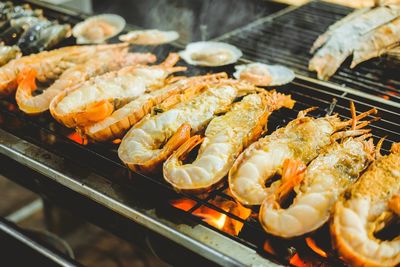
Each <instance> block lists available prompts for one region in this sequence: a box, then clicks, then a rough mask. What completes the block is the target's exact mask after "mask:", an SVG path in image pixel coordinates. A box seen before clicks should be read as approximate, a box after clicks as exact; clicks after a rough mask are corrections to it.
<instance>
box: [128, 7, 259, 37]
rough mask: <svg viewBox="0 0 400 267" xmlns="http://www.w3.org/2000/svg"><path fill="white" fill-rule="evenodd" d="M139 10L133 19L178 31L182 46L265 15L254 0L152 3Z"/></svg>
mask: <svg viewBox="0 0 400 267" xmlns="http://www.w3.org/2000/svg"><path fill="white" fill-rule="evenodd" d="M137 8H138V10H137V12H134V11H133V12H132V16H135V15H136V13H141V14H142V19H143V24H144V25H143V26H144V27H146V28H156V29H162V30H175V31H177V32H179V34H180V36H181V38H180V42H182V43H188V42H193V41H200V40H208V39H211V38H214V37H217V36H219V35H222V34H223V33H225V32H228V31H231V30H234V29H236V28H237V27H240V26H243V25H245V24H247V23H249V22H251V21H253V20H255V19H257V18H259V17H260V16H262V15H263V14H265V13H264V12H265V8H263V7H262V6H260V4H259V2H258V3H256V1H251V0H249V1H241V0H191V1H185V0H175V1H174V0H159V1H154V0H150V1H143V2H142V3H141V4H140V5H139V6H138V7H137Z"/></svg>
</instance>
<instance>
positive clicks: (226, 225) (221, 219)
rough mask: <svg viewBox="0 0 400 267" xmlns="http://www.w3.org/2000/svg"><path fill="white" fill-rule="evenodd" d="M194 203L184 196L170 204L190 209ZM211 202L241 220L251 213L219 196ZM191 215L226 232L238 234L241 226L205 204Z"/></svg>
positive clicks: (185, 209)
mask: <svg viewBox="0 0 400 267" xmlns="http://www.w3.org/2000/svg"><path fill="white" fill-rule="evenodd" d="M195 204H196V202H195V201H193V200H190V199H186V198H183V199H178V200H173V201H171V205H172V206H174V207H176V208H178V209H181V210H184V211H188V210H190V209H191V208H193V207H194V205H195ZM211 204H213V205H215V206H218V207H219V208H221V209H223V210H224V211H226V212H227V213H229V214H234V215H236V216H238V217H239V218H242V219H243V220H245V219H247V218H248V217H249V216H250V214H251V210H250V209H247V208H245V207H243V206H241V205H240V204H237V203H235V202H233V201H230V200H225V199H222V198H219V199H215V200H213V201H211ZM193 215H196V216H198V217H200V218H202V219H203V221H204V222H206V223H208V224H209V225H211V226H213V227H215V228H217V229H219V230H221V231H224V232H226V233H228V234H232V235H238V234H239V233H240V231H241V230H242V228H243V223H242V222H240V221H237V220H235V219H233V218H230V217H229V216H227V215H226V214H224V213H221V212H218V211H216V210H215V209H212V208H209V207H207V206H200V207H199V208H197V209H196V210H194V211H193Z"/></svg>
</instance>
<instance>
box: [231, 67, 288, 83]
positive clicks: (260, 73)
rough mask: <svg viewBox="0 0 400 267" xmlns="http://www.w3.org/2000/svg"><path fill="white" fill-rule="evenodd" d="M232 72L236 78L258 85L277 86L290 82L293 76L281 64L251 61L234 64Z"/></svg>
mask: <svg viewBox="0 0 400 267" xmlns="http://www.w3.org/2000/svg"><path fill="white" fill-rule="evenodd" d="M235 69H236V72H235V73H234V74H233V77H235V78H236V79H238V80H245V81H248V82H251V83H253V84H254V85H258V86H277V85H283V84H287V83H290V82H291V81H293V79H294V78H295V74H294V72H293V71H292V70H291V69H289V68H286V67H284V66H281V65H267V64H263V63H251V64H247V65H240V66H235Z"/></svg>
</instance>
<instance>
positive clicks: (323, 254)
mask: <svg viewBox="0 0 400 267" xmlns="http://www.w3.org/2000/svg"><path fill="white" fill-rule="evenodd" d="M306 243H307V245H308V246H309V247H310V248H311V249H312V251H314V252H315V253H317V254H318V255H320V256H321V257H324V258H327V257H328V254H326V252H325V251H323V250H322V249H321V248H320V247H318V246H317V244H315V242H314V240H313V239H312V238H310V237H307V238H306Z"/></svg>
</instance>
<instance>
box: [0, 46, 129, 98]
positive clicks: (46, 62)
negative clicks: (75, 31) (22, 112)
mask: <svg viewBox="0 0 400 267" xmlns="http://www.w3.org/2000/svg"><path fill="white" fill-rule="evenodd" d="M126 46H127V44H125V43H121V44H110V45H89V46H68V47H63V48H59V49H55V50H52V51H44V52H41V53H38V54H34V55H29V56H24V57H20V58H17V59H14V60H11V61H10V62H8V63H7V64H6V65H4V66H2V67H0V96H1V95H10V94H12V93H13V92H14V91H15V90H16V89H17V86H18V83H17V77H18V74H19V73H20V72H21V71H22V70H24V69H26V68H27V67H29V68H31V69H34V70H35V71H36V73H37V76H36V78H37V79H38V80H39V81H40V82H48V81H50V80H55V79H57V78H58V77H59V76H60V75H61V74H62V73H63V72H64V71H65V70H67V69H68V68H71V67H73V66H75V65H77V64H81V63H84V62H86V61H87V60H89V59H91V58H93V57H94V56H95V55H96V54H97V53H99V52H101V51H105V50H110V49H117V50H119V49H123V48H124V47H126Z"/></svg>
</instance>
